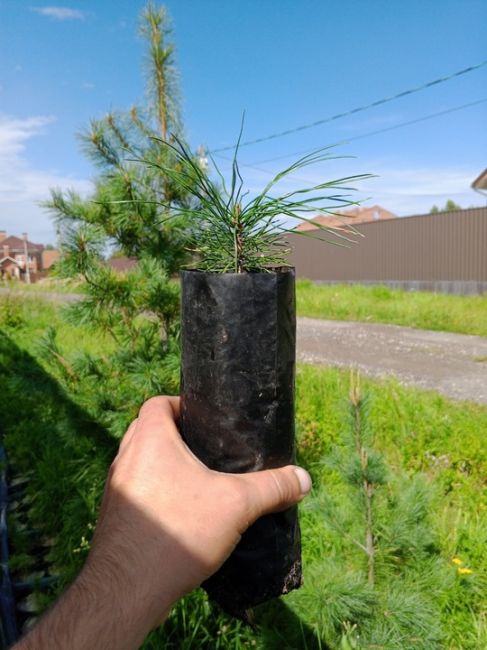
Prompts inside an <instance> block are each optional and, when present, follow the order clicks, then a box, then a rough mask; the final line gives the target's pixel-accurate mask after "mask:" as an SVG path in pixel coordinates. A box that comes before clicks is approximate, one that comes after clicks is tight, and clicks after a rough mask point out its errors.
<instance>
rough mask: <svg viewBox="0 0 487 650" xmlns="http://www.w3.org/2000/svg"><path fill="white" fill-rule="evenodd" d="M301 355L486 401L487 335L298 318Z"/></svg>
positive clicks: (303, 358)
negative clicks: (468, 334)
mask: <svg viewBox="0 0 487 650" xmlns="http://www.w3.org/2000/svg"><path fill="white" fill-rule="evenodd" d="M297 347H298V360H299V361H302V362H305V363H318V364H324V365H327V366H338V367H342V368H349V367H352V366H353V367H355V368H359V369H360V370H362V372H364V373H365V374H367V375H370V376H373V377H384V376H394V377H396V378H397V379H399V381H400V382H401V383H403V384H407V385H410V386H417V387H419V388H425V389H431V390H435V391H437V392H438V393H441V394H442V395H445V396H446V397H450V398H453V399H459V400H469V401H473V402H478V403H482V404H487V337H485V338H484V337H482V336H467V335H465V334H450V333H447V332H432V331H429V330H417V329H412V328H410V327H399V326H397V325H379V324H372V323H355V322H346V321H330V320H321V319H320V320H318V319H313V318H299V319H298V345H297Z"/></svg>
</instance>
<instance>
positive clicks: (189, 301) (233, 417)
mask: <svg viewBox="0 0 487 650" xmlns="http://www.w3.org/2000/svg"><path fill="white" fill-rule="evenodd" d="M181 275H182V369H181V396H182V401H181V431H182V435H183V437H184V439H185V441H186V443H187V444H188V446H189V447H190V448H191V449H192V450H193V452H194V453H195V454H196V455H197V456H198V458H200V459H201V460H202V461H203V462H204V463H205V464H206V465H207V466H208V467H210V468H212V469H216V470H219V471H222V472H237V473H243V472H254V471H257V470H261V469H269V468H273V467H281V466H283V465H287V464H289V463H293V462H294V458H295V443H294V376H295V348H296V310H295V282H294V270H293V269H289V268H283V269H276V270H273V271H270V272H256V273H223V274H220V273H205V272H201V271H183V272H182V274H181ZM301 582H302V578H301V545H300V531H299V525H298V520H297V509H296V508H291V509H289V510H287V511H285V512H282V513H277V514H272V515H266V516H264V517H262V518H261V519H260V520H259V521H257V522H256V523H255V524H254V525H253V526H251V528H250V529H249V530H248V531H247V532H246V533H245V534H244V535H243V537H242V540H241V541H240V543H239V544H238V546H237V548H236V549H235V551H234V552H233V553H232V555H231V556H230V558H229V559H228V560H227V561H226V562H225V564H224V565H223V566H222V568H221V569H220V570H219V571H218V572H217V573H216V574H215V575H214V576H212V577H211V578H210V579H209V580H208V581H206V582H205V583H204V584H203V587H204V588H205V589H206V591H207V592H208V594H209V596H210V597H211V598H212V599H213V600H215V601H216V602H218V603H219V605H220V606H221V607H222V608H223V609H224V610H225V611H227V612H228V613H230V614H232V615H234V616H238V617H240V618H244V619H245V618H247V616H246V610H248V609H249V608H251V607H253V606H254V605H257V604H258V603H261V602H263V601H265V600H268V599H270V598H274V597H277V596H280V595H281V594H285V593H287V592H289V591H291V590H292V589H296V588H297V587H299V586H300V585H301Z"/></svg>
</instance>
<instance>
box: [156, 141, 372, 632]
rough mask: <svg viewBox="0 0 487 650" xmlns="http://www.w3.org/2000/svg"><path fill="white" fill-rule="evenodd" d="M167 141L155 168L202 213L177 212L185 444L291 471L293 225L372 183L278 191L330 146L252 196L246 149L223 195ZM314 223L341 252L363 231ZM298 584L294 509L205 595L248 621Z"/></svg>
mask: <svg viewBox="0 0 487 650" xmlns="http://www.w3.org/2000/svg"><path fill="white" fill-rule="evenodd" d="M163 144H164V146H166V147H167V148H168V150H169V152H170V155H171V157H173V158H174V160H173V164H171V165H170V166H165V165H163V164H161V163H160V162H158V161H157V160H150V161H149V163H150V164H151V165H153V166H155V167H156V168H159V170H160V172H161V173H162V174H164V175H166V176H167V177H169V179H170V181H171V182H172V183H174V184H175V185H180V186H181V187H182V188H183V189H184V190H185V191H187V192H188V193H190V194H192V196H193V197H194V204H192V205H191V206H189V207H187V206H185V207H184V208H182V207H181V208H179V209H178V210H175V211H173V214H175V215H181V214H182V215H183V216H184V217H185V218H186V220H187V222H188V223H189V224H190V241H191V248H192V253H193V255H194V260H193V269H191V270H187V271H183V272H182V334H181V343H182V360H181V397H182V401H181V431H182V435H183V437H184V438H185V440H186V442H187V444H188V445H189V447H190V448H191V449H192V450H193V451H194V453H195V454H196V455H197V456H198V457H199V458H200V459H201V460H202V461H203V462H205V463H206V465H208V466H209V467H211V468H212V469H216V470H219V471H224V472H252V471H258V470H262V469H270V468H273V467H279V466H284V465H288V464H290V463H293V462H294V458H295V443H294V375H295V356H296V351H295V348H296V309H295V279H294V269H292V268H291V267H289V266H288V263H287V255H288V253H289V246H288V244H287V243H286V242H285V239H284V238H285V234H286V233H287V232H289V231H290V230H291V227H290V226H289V225H288V224H287V223H286V219H287V220H289V219H288V218H289V217H293V218H297V219H298V220H301V221H310V215H311V214H312V213H316V212H326V213H333V214H335V213H336V211H337V210H338V209H340V208H343V207H344V206H349V205H351V204H353V203H354V201H352V200H351V199H350V195H349V194H346V192H349V190H350V189H351V188H350V187H349V184H350V183H351V182H352V181H353V180H357V179H359V178H364V177H365V176H355V177H348V178H342V179H337V180H333V181H327V182H318V183H314V184H311V185H310V186H309V187H306V188H304V189H298V190H290V191H286V192H281V193H279V192H276V186H278V184H279V183H280V181H283V180H284V179H287V178H288V177H290V176H291V175H292V174H293V173H294V172H298V171H300V170H303V169H306V168H308V167H310V166H312V165H317V164H318V163H322V162H324V161H326V160H330V159H331V158H332V156H331V150H330V149H329V148H327V149H322V150H320V151H317V152H314V153H312V154H309V155H306V156H304V157H303V158H301V159H300V160H298V161H297V162H296V163H294V164H293V165H291V166H290V167H288V168H287V169H285V170H284V171H282V172H281V173H279V174H277V175H276V176H275V177H274V178H273V179H272V180H271V181H270V182H269V183H268V184H267V185H266V187H265V188H264V189H263V191H262V192H261V193H259V194H257V195H256V196H254V197H253V198H249V196H248V193H244V192H243V182H242V177H241V174H240V170H239V166H238V162H237V152H238V144H237V147H236V151H235V155H234V158H233V162H232V173H231V180H230V183H229V184H228V185H227V184H226V183H225V181H224V178H223V176H222V175H221V174H220V173H219V172H218V170H217V172H218V174H219V177H220V183H221V186H222V187H221V189H220V187H219V186H218V185H217V184H216V183H215V182H213V181H212V180H211V179H210V178H209V177H208V175H207V174H206V172H205V171H204V170H203V169H202V168H201V166H200V165H199V164H198V162H197V160H195V159H194V158H193V156H192V155H191V153H190V152H189V149H188V148H187V147H186V145H185V144H184V143H183V142H182V141H181V140H179V139H178V138H177V137H175V138H173V140H172V141H171V142H166V143H162V142H161V145H163ZM313 224H315V225H316V228H317V230H316V231H315V232H313V233H312V236H313V237H315V238H318V239H322V240H324V241H330V242H334V243H336V244H338V245H347V244H349V243H350V242H351V241H354V239H353V236H354V235H356V234H358V233H357V231H355V229H353V228H350V227H349V228H347V230H346V231H344V230H336V229H335V230H334V229H331V228H328V227H326V226H323V225H319V224H316V222H313ZM296 232H301V233H302V234H304V235H305V236H309V233H308V232H305V233H303V232H302V231H296ZM301 582H302V577H301V549H300V531H299V525H298V519H297V511H296V508H291V509H290V510H288V511H286V512H281V513H276V514H272V515H267V516H265V517H263V518H262V519H260V520H259V521H257V522H256V523H255V524H254V525H253V526H251V528H250V529H249V530H248V531H247V532H246V533H245V534H244V535H243V537H242V540H241V542H240V543H239V545H238V546H237V548H236V549H235V551H234V552H233V554H232V555H231V556H230V558H229V559H228V560H227V561H226V562H225V564H224V565H223V566H222V568H221V569H220V570H219V571H218V572H217V573H216V574H215V575H214V576H212V577H211V578H210V579H209V580H208V581H206V583H205V584H204V585H203V586H204V587H205V589H206V590H207V591H208V593H209V595H210V597H211V598H212V599H213V600H215V601H216V602H218V603H219V604H220V605H221V606H222V607H223V609H225V610H226V611H227V612H229V613H230V614H233V615H235V616H237V617H239V618H242V619H244V620H248V619H249V610H250V609H251V608H252V607H253V606H254V605H257V604H258V603H261V602H263V601H265V600H268V599H270V598H273V597H276V596H280V595H281V594H285V593H288V592H289V591H291V590H292V589H296V588H297V587H299V586H300V585H301Z"/></svg>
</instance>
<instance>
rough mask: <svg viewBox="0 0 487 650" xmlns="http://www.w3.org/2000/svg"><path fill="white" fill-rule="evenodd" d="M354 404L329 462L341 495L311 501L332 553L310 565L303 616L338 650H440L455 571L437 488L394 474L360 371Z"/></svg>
mask: <svg viewBox="0 0 487 650" xmlns="http://www.w3.org/2000/svg"><path fill="white" fill-rule="evenodd" d="M348 407H349V409H348V410H349V413H348V425H347V427H346V430H345V432H344V436H343V440H342V442H341V444H340V445H337V446H336V447H335V448H334V450H333V452H332V453H331V455H330V456H329V457H327V458H326V460H325V461H324V462H325V464H326V466H327V467H328V471H329V472H331V473H332V476H333V477H334V480H333V481H332V484H333V489H330V490H328V493H327V494H326V493H325V491H324V490H323V491H321V492H320V494H321V496H319V497H316V499H315V502H314V503H313V502H311V503H310V504H309V505H308V506H306V504H305V505H304V507H305V508H306V507H308V508H312V509H313V511H314V512H315V513H317V512H319V513H321V514H320V516H321V520H322V526H323V527H324V528H325V531H326V532H325V536H326V537H327V538H328V539H329V541H330V545H331V548H332V550H331V551H330V552H329V553H328V557H326V558H324V559H323V561H322V562H320V563H318V564H316V565H315V566H311V567H308V569H307V573H306V584H307V586H308V589H307V590H306V593H305V592H303V594H302V596H300V595H299V594H298V596H297V597H296V600H295V603H296V611H297V613H298V614H300V615H302V616H303V618H304V620H307V621H312V622H313V626H314V628H315V630H316V631H317V633H318V635H319V636H320V638H321V639H322V640H323V641H324V642H325V643H326V646H327V647H330V648H333V649H336V650H368V649H372V648H383V649H385V650H413V649H415V650H418V649H419V650H421V649H424V650H434V649H435V648H437V649H438V650H439V649H440V648H443V647H444V644H443V641H444V638H445V635H444V630H442V628H441V622H440V620H441V602H442V597H443V595H444V594H445V593H446V590H447V589H448V587H449V584H450V581H451V570H450V567H449V566H448V563H447V562H446V561H445V560H442V558H441V554H440V549H439V545H438V543H437V535H436V533H435V531H434V529H433V528H432V524H431V517H430V514H431V508H432V499H433V494H432V488H431V487H430V486H429V485H428V483H427V482H426V480H424V479H423V478H422V477H421V476H419V475H418V476H415V477H413V478H409V477H406V476H404V475H401V474H399V475H398V474H396V473H394V472H393V471H392V469H391V468H390V467H389V466H388V464H387V463H386V461H385V459H384V457H383V456H382V454H381V453H380V452H379V451H377V449H376V448H375V444H374V434H373V431H372V430H371V428H370V426H369V409H370V404H369V399H368V397H367V395H366V394H365V395H364V394H363V392H362V390H361V388H360V379H359V376H358V374H356V373H352V376H351V387H350V398H349V405H348ZM325 494H326V496H325Z"/></svg>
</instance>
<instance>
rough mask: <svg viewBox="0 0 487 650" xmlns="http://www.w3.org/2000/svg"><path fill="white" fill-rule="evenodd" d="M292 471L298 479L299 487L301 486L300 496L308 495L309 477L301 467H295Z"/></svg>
mask: <svg viewBox="0 0 487 650" xmlns="http://www.w3.org/2000/svg"><path fill="white" fill-rule="evenodd" d="M294 471H295V472H296V476H297V477H298V481H299V485H300V486H301V494H308V492H309V491H310V490H311V487H312V485H313V484H312V481H311V476H310V475H309V474H308V472H307V471H306V470H305V469H303V468H302V467H295V468H294Z"/></svg>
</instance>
